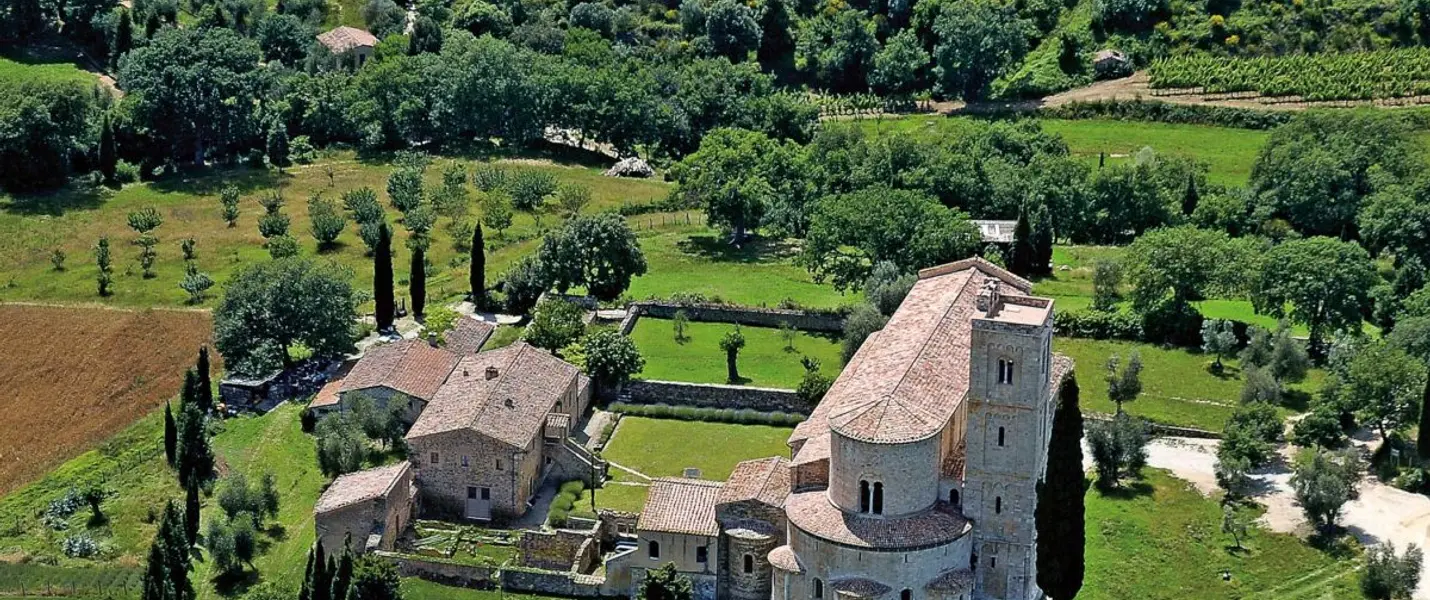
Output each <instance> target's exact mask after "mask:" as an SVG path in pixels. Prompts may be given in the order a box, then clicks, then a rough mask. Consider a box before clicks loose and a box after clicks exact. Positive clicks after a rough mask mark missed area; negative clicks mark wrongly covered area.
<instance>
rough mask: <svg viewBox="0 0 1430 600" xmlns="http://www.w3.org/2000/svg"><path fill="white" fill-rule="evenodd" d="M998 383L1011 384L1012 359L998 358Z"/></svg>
mask: <svg viewBox="0 0 1430 600" xmlns="http://www.w3.org/2000/svg"><path fill="white" fill-rule="evenodd" d="M998 383H1001V384H1005V385H1012V384H1013V361H1012V360H1010V359H1006V358H1000V359H998Z"/></svg>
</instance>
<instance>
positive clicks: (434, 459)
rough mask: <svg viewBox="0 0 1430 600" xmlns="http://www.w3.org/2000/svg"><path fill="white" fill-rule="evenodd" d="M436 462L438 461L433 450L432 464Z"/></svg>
mask: <svg viewBox="0 0 1430 600" xmlns="http://www.w3.org/2000/svg"><path fill="white" fill-rule="evenodd" d="M437 462H438V458H437V453H436V452H433V453H432V464H434V465H435V464H437Z"/></svg>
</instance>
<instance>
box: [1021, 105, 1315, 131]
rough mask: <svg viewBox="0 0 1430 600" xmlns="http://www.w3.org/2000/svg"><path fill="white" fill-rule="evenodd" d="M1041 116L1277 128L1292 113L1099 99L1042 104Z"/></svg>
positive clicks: (1244, 127)
mask: <svg viewBox="0 0 1430 600" xmlns="http://www.w3.org/2000/svg"><path fill="white" fill-rule="evenodd" d="M1038 116H1041V117H1048V118H1052V119H1118V120H1126V121H1154V122H1158V123H1178V124H1185V125H1215V126H1218V127H1235V128H1238V129H1275V128H1277V127H1279V126H1281V125H1282V124H1285V123H1286V122H1287V121H1290V120H1291V117H1292V113H1291V112H1290V111H1270V110H1257V109H1254V108H1231V107H1227V106H1212V105H1205V104H1172V103H1170V102H1159V101H1156V100H1096V101H1092V102H1069V103H1067V104H1064V105H1062V106H1056V107H1048V108H1042V109H1039V110H1038Z"/></svg>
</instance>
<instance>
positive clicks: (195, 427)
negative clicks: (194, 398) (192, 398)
mask: <svg viewBox="0 0 1430 600" xmlns="http://www.w3.org/2000/svg"><path fill="white" fill-rule="evenodd" d="M204 420H205V417H204V413H203V411H200V410H199V407H198V406H197V405H196V404H195V403H192V402H191V403H189V404H188V405H187V406H185V407H184V408H183V410H182V411H180V413H179V422H178V425H179V427H178V429H179V447H178V453H177V454H178V461H179V483H181V484H183V485H186V486H187V485H189V484H190V483H192V484H194V485H196V486H197V485H199V484H202V483H203V482H205V481H208V479H209V477H211V476H212V475H213V470H214V455H213V448H211V447H209V438H208V432H207V430H206V427H205V423H204Z"/></svg>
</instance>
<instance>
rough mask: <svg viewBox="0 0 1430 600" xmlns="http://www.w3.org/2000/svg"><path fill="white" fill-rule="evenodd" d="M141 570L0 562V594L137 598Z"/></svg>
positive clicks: (4, 595)
mask: <svg viewBox="0 0 1430 600" xmlns="http://www.w3.org/2000/svg"><path fill="white" fill-rule="evenodd" d="M142 577H143V573H142V572H141V571H140V570H139V569H128V568H120V567H114V568H94V569H87V568H67V567H56V566H51V565H41V564H33V563H30V564H4V563H0V597H6V598H92V599H96V600H104V599H115V600H119V599H127V598H138V597H140V595H141V592H142V590H143V586H142V583H141V581H142V579H141V578H142Z"/></svg>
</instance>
